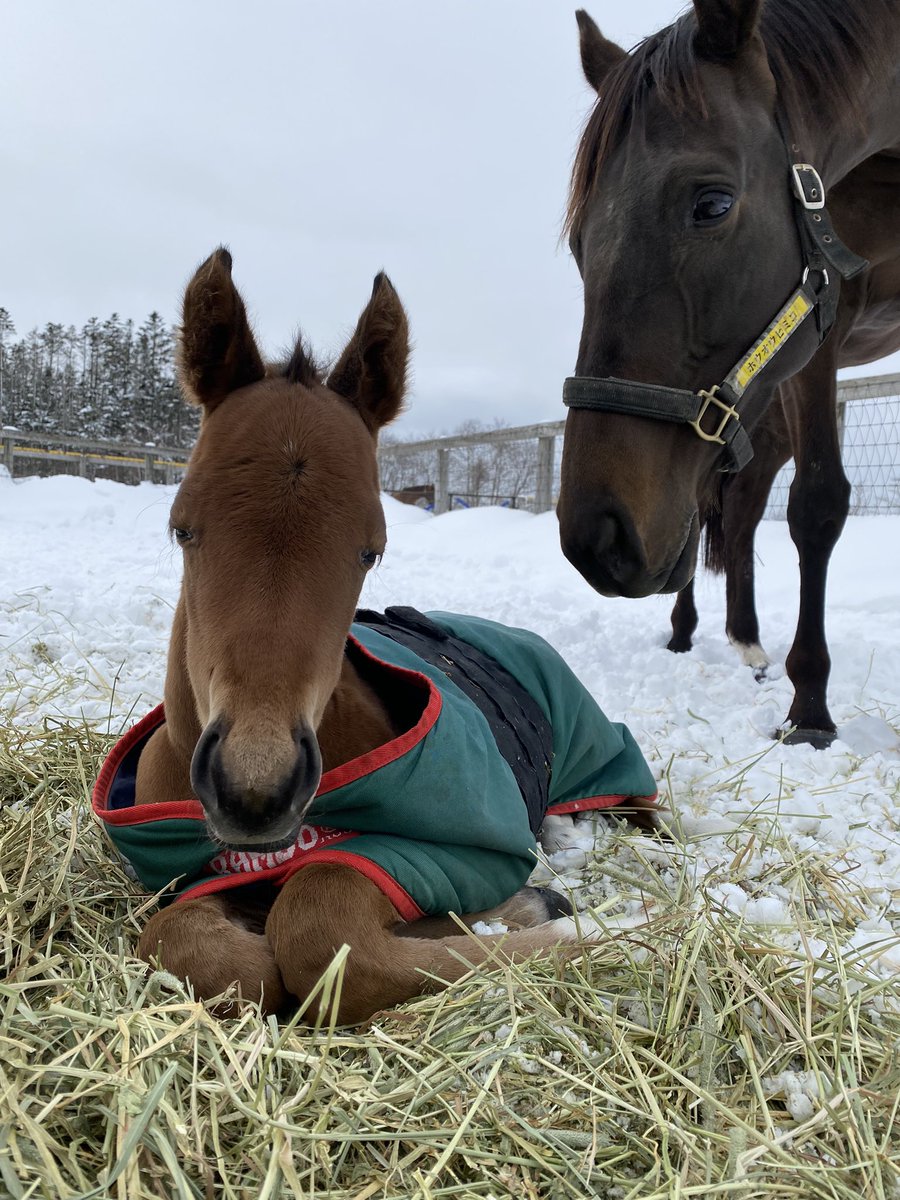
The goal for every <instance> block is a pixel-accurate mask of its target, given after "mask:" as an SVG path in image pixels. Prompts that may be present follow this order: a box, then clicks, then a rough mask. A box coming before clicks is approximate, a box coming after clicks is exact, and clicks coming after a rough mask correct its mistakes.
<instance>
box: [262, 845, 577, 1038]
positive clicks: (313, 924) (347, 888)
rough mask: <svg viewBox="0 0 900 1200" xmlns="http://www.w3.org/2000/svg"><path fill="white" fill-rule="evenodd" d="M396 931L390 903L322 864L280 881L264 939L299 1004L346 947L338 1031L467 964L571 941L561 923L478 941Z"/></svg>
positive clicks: (361, 881) (346, 872) (343, 870)
mask: <svg viewBox="0 0 900 1200" xmlns="http://www.w3.org/2000/svg"><path fill="white" fill-rule="evenodd" d="M399 924H400V918H399V916H398V914H397V910H396V909H395V908H394V906H393V904H391V902H390V900H388V898H387V897H386V896H385V895H384V894H383V893H382V892H380V891H379V890H378V888H377V887H376V886H375V885H374V884H373V883H371V882H370V881H369V880H368V879H366V878H365V877H364V876H363V875H361V874H360V873H359V872H357V871H354V870H353V869H352V868H350V867H340V866H330V865H328V866H326V865H324V864H323V865H321V866H310V867H305V868H304V869H303V870H301V871H298V872H297V874H296V875H294V876H292V877H291V878H290V879H289V880H288V882H287V883H286V884H285V885H284V887H283V888H282V889H281V892H280V893H279V895H278V898H277V900H276V901H275V903H274V904H273V906H272V911H271V912H270V914H269V919H268V921H267V922H266V934H267V936H268V939H269V944H270V945H271V946H272V949H273V950H274V952H275V961H276V963H277V965H278V968H279V970H280V971H281V977H282V979H283V980H284V985H285V987H286V988H287V990H288V991H289V992H291V993H292V994H293V995H294V996H296V997H297V998H298V999H300V1000H302V999H305V998H306V997H307V996H308V995H309V993H310V992H311V991H312V989H313V987H314V986H315V984H316V983H317V981H318V980H319V977H320V976H321V974H322V972H323V971H324V970H325V968H326V967H327V966H328V964H329V963H330V962H331V960H332V959H333V957H334V955H335V952H336V951H337V950H339V949H340V948H341V946H343V945H345V944H346V945H349V946H350V948H351V949H350V954H349V956H348V958H347V963H346V966H345V969H344V981H343V989H342V993H341V997H340V1002H339V1005H338V1012H337V1017H338V1021H339V1022H340V1023H341V1024H352V1023H357V1022H359V1021H363V1020H365V1019H366V1018H367V1017H370V1016H371V1015H372V1013H374V1012H377V1011H378V1010H379V1009H382V1008H392V1007H393V1006H394V1005H396V1004H400V1003H402V1002H403V1001H404V1000H409V999H411V998H412V997H413V996H418V995H420V994H421V993H423V992H432V991H438V990H440V989H441V988H442V987H444V986H446V984H448V983H450V982H452V981H453V980H454V979H459V978H460V977H461V976H462V975H465V974H466V973H467V972H468V971H469V970H470V969H471V966H473V965H478V964H479V963H484V962H487V961H490V960H492V959H494V958H495V957H496V958H498V959H500V960H501V961H509V960H511V959H523V958H529V957H531V956H532V955H534V954H536V953H537V952H538V951H541V950H546V949H549V948H551V947H554V946H559V945H561V944H563V943H566V942H568V943H572V942H574V941H575V936H576V935H575V930H574V925H573V924H572V923H571V922H570V921H568V920H563V921H560V922H555V923H553V924H547V925H542V926H540V927H539V928H537V929H523V930H520V931H518V932H515V933H508V934H501V935H498V936H491V937H484V938H481V939H479V940H475V939H473V938H471V937H467V936H466V935H464V934H457V935H456V936H453V937H445V938H439V939H430V938H417V937H398V936H397V930H398V925H399ZM457 955H458V956H459V957H457ZM429 976H434V977H435V978H430V977H429ZM315 1015H316V1014H315V1013H314V1012H313V1013H311V1014H310V1016H311V1017H314V1016H315Z"/></svg>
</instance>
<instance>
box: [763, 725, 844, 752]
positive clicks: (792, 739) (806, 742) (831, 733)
mask: <svg viewBox="0 0 900 1200" xmlns="http://www.w3.org/2000/svg"><path fill="white" fill-rule="evenodd" d="M775 736H776V738H777V737H778V736H779V735H778V734H777V733H776V735H775ZM836 737H837V731H836V730H834V729H830V730H829V729H804V728H803V727H802V726H798V727H797V728H796V729H792V730H791V732H790V733H789V734H788V735H787V737H786V738H785V739H784V744H785V745H786V746H812V747H813V748H814V749H815V750H827V749H828V747H829V746H830V745H831V743H832V742H833V741H834V739H835V738H836Z"/></svg>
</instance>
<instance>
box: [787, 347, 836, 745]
mask: <svg viewBox="0 0 900 1200" xmlns="http://www.w3.org/2000/svg"><path fill="white" fill-rule="evenodd" d="M837 333H838V331H837V330H834V331H833V332H832V336H831V338H830V339H829V341H827V342H825V343H824V345H823V346H822V348H821V349H820V350H819V353H818V354H816V355H815V356H814V357H813V358H812V360H811V361H810V362H809V363H808V364H807V365H806V367H804V369H803V371H801V372H800V374H798V375H796V376H794V378H793V379H792V380H791V381H790V383H789V387H790V403H788V404H786V405H785V412H786V414H787V418H788V423H789V426H790V430H791V442H792V444H793V450H794V460H795V462H796V464H797V473H796V476H795V478H794V482H793V484H792V486H791V494H790V500H789V502H788V524H789V526H790V530H791V537H792V539H793V541H794V544H795V545H796V547H797V551H798V554H799V557H800V613H799V618H798V621H797V632H796V634H795V636H794V644H793V646H791V649H790V653H789V654H788V656H787V662H786V667H787V673H788V676H789V678H790V680H791V682H792V683H793V685H794V701H793V704H792V705H791V709H790V712H789V713H788V721H789V722H790V724H791V725H795V726H797V730H796V733H794V734H793V735H792V736H791V737H790V738H788V740H789V741H792V742H809V743H811V744H812V745H813V746H818V747H822V746H827V745H828V744H829V743H830V742H831V741H832V740H833V738H834V734H835V726H834V722H833V721H832V719H831V714H830V713H829V711H828V705H827V702H826V698H825V691H826V687H827V684H828V675H829V672H830V670H831V658H830V656H829V654H828V646H827V644H826V641H825V583H826V578H827V574H828V560H829V559H830V558H831V551H832V550H833V548H834V545H835V542H837V540H838V538H839V537H840V534H841V530H842V529H843V528H844V522H845V521H846V519H847V512H848V510H849V507H850V484H849V482H848V480H847V477H846V475H845V474H844V468H843V465H842V463H841V448H840V442H839V439H838V430H837V410H836V406H835V402H836V397H837V381H836V378H835V362H834V353H835V351H834V346H835V338H836V336H837Z"/></svg>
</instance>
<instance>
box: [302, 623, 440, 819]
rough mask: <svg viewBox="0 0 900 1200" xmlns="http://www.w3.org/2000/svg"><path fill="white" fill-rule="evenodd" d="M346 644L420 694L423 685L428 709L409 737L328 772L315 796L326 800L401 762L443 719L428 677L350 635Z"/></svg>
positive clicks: (438, 693)
mask: <svg viewBox="0 0 900 1200" xmlns="http://www.w3.org/2000/svg"><path fill="white" fill-rule="evenodd" d="M347 641H348V642H352V643H353V646H354V648H355V649H356V650H357V651H358V652H359V653H360V654H362V655H363V656H364V657H365V658H368V659H371V661H372V662H374V663H377V664H378V665H379V666H380V667H388V668H390V670H391V671H393V672H394V673H395V674H397V675H404V676H406V679H407V681H408V682H409V683H411V684H413V686H415V687H417V688H418V689H419V690H421V689H422V687H423V685H424V687H425V688H426V689H427V691H428V703H427V704H426V705H425V709H424V711H423V713H422V715H421V717H419V719H418V721H417V722H416V723H415V725H413V726H412V728H411V729H408V730H407V731H406V733H401V734H400V736H399V737H395V738H393V739H392V741H390V742H385V743H384V745H383V746H376V747H375V749H374V750H370V751H369V753H368V754H361V755H360V756H359V757H358V758H351V760H350V761H349V762H346V763H342V764H341V766H339V767H333V768H332V770H330V771H326V773H325V774H324V775H323V776H322V779H321V781H320V782H319V789H318V791H317V792H316V796H324V795H325V794H326V792H333V791H334V790H335V788H339V787H345V786H346V785H347V784H348V783H353V782H354V780H357V779H361V778H362V777H363V776H364V775H371V774H372V772H373V771H377V770H378V768H379V767H384V766H387V764H388V763H392V762H395V761H396V760H397V759H398V758H402V757H403V755H404V754H407V753H408V752H409V751H410V750H411V749H412V748H413V746H416V745H418V744H419V742H421V741H422V740H423V739H424V738H425V737H426V735H427V734H428V733H429V732H430V731H431V729H432V728H433V727H434V723H435V721H437V719H438V717H439V716H440V713H441V706H442V704H443V698H442V696H441V693H440V692H439V691H438V688H437V686H436V685H435V683H434V682H433V681H432V680H431V679H429V678H428V676H427V675H423V674H422V672H421V671H411V670H409V669H408V668H407V667H398V666H396V665H395V664H394V663H386V662H385V661H384V660H383V659H381V658H379V657H378V656H377V655H376V654H373V653H372V652H371V651H370V650H367V649H366V647H365V646H364V645H363V644H362V643H361V642H358V641H357V640H356V638H355V637H353V635H352V634H348V636H347Z"/></svg>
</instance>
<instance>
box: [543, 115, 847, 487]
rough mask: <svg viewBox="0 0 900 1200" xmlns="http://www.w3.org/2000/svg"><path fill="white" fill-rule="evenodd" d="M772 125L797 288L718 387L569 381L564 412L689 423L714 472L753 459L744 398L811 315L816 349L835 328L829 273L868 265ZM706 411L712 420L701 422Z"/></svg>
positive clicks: (836, 289) (811, 174)
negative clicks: (796, 257)
mask: <svg viewBox="0 0 900 1200" xmlns="http://www.w3.org/2000/svg"><path fill="white" fill-rule="evenodd" d="M778 127H779V131H780V132H781V136H782V140H783V141H784V144H785V150H786V151H787V156H788V163H789V164H790V175H789V179H790V187H791V192H792V195H793V199H794V219H795V221H796V223H797V233H798V235H799V238H800V250H801V253H802V257H803V264H804V265H803V276H802V278H801V280H800V285H799V287H798V288H797V289H796V290H795V291H794V292H793V294H792V295H791V296H790V298H789V299H788V301H787V303H786V304H785V305H784V306H783V307H782V308H781V309H779V311H778V313H777V314H776V315H775V317H774V318H773V320H772V321H771V322H770V324H769V325H767V326H766V328H765V330H764V331H763V333H762V334H761V335H760V337H759V338H757V340H756V341H755V342H754V343H753V345H752V346H751V347H750V349H749V350H748V351H747V352H746V353H745V354H743V355H741V357H740V358H739V359H738V361H737V362H736V363H735V364H734V366H733V367H732V368H731V370H730V371H729V372H728V374H727V375H726V376H725V378H724V379H723V380H722V381H721V383H717V384H714V385H713V387H711V388H709V389H708V390H707V389H701V390H700V391H698V392H689V391H688V390H687V389H686V388H669V387H661V386H658V385H657V384H654V383H636V382H634V381H632V380H630V379H615V378H612V377H607V378H603V379H595V378H591V377H590V376H587V375H575V376H572V377H571V378H569V379H567V380H566V382H565V383H564V385H563V402H564V403H565V404H566V405H567V406H568V407H569V408H588V409H593V410H594V411H595V412H616V413H625V414H627V415H628V416H632V417H650V418H652V419H653V420H657V421H673V422H675V423H676V424H684V425H690V427H691V428H692V429H693V430H694V432H695V433H696V434H697V436H698V437H699V438H702V439H703V441H704V442H715V443H717V444H718V445H720V446H721V447H722V450H721V451H720V454H721V455H723V456H724V457H725V465H724V466H722V467H720V468H719V469H720V470H721V471H724V472H733V471H740V469H741V468H742V467H745V466H746V465H747V463H748V462H749V461H750V459H751V458H752V457H753V446H752V445H751V443H750V438H749V436H748V434H747V431H746V429H745V428H744V426H743V425H742V423H741V415H740V411H739V410H740V406H741V403H742V400H743V398H744V392H745V391H746V389H747V388H748V387H749V386H750V384H751V383H752V382H753V380H754V379H757V378H758V377H759V376H760V375H761V374H762V372H763V371H764V370H765V369H766V367H767V366H768V365H769V364H770V363H771V361H772V359H773V358H774V356H775V355H776V354H777V353H778V351H779V350H780V349H781V347H782V346H783V345H784V344H785V343H786V342H787V341H788V339H789V338H790V337H792V336H793V334H794V333H796V332H797V330H798V329H799V328H800V326H801V325H802V324H803V322H804V321H805V320H806V318H807V317H808V316H809V315H810V313H812V312H815V314H816V325H817V327H818V330H819V344H820V345H821V343H822V342H823V341H824V339H825V337H826V335H827V334H828V331H829V330H830V329H831V326H832V325H833V324H834V319H835V315H836V313H837V306H838V297H839V295H840V284H839V282H838V280H837V279H836V278H833V277H832V275H829V271H828V268H829V267H831V268H832V272H833V273H835V274H836V275H840V276H841V277H842V278H843V279H852V278H853V277H854V276H855V275H858V274H859V273H860V271H864V270H865V269H866V267H867V266H868V265H869V264H868V262H867V261H866V259H864V258H860V257H859V255H858V254H854V253H853V251H852V250H849V249H848V248H847V247H846V246H845V245H844V243H843V242H842V241H841V240H840V238H839V237H838V236H837V234H836V233H835V231H834V226H833V225H832V224H831V220H830V218H829V216H828V213H827V212H826V211H825V187H824V185H823V183H822V179H821V176H820V175H819V172H818V171H817V170H816V169H815V167H813V166H811V165H810V164H809V163H804V162H794V161H793V155H794V154H795V153H796V152H797V150H798V149H799V147H798V146H796V145H794V144H791V143H790V142H789V140H788V138H787V137H786V136H785V130H784V127H783V125H782V123H781V121H780V120H779V121H778ZM789 145H790V151H788V146H789ZM707 413H711V415H710V416H709V417H707ZM704 419H706V427H704V425H703V421H704Z"/></svg>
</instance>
